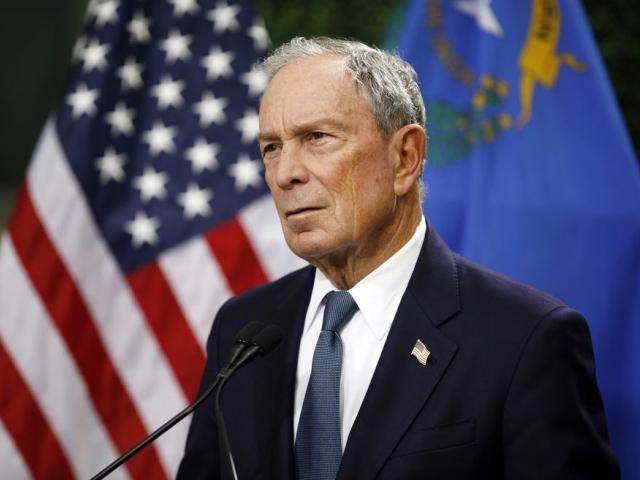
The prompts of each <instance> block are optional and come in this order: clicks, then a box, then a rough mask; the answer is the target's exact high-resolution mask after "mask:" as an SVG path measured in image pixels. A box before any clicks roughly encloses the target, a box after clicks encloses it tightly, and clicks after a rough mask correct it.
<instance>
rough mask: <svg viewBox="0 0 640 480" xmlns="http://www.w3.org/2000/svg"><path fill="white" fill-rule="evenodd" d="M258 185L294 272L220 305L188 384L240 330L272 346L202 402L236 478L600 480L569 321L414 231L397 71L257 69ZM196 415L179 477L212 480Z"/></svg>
mask: <svg viewBox="0 0 640 480" xmlns="http://www.w3.org/2000/svg"><path fill="white" fill-rule="evenodd" d="M264 65H265V68H266V70H267V72H268V74H269V77H270V83H269V86H268V87H267V89H266V91H265V93H264V96H263V98H262V102H261V107H260V149H261V151H262V155H263V158H264V165H265V172H266V180H267V183H268V185H269V188H270V190H271V194H272V196H273V199H274V201H275V204H276V207H277V210H278V214H279V216H280V221H281V223H282V229H283V232H284V236H285V239H286V241H287V244H288V245H289V247H290V248H291V250H292V251H293V252H294V253H295V254H296V255H298V256H300V257H302V258H303V259H305V260H307V261H308V262H309V263H310V264H311V266H308V267H306V268H303V269H302V270H299V271H296V272H293V273H291V274H289V275H287V276H286V277H284V278H282V279H280V280H278V281H276V282H273V283H270V284H268V285H265V286H263V287H260V288H257V289H255V290H252V291H250V292H248V293H246V294H244V295H241V296H239V297H236V298H233V299H231V300H230V301H229V302H227V303H226V304H225V305H224V306H223V307H222V308H221V309H220V312H219V313H218V315H217V317H216V320H215V322H214V326H213V331H212V333H211V336H210V339H209V343H208V361H207V367H206V371H205V374H204V377H203V386H206V385H208V384H209V383H210V382H211V381H212V379H213V377H214V376H215V374H216V372H217V371H218V369H219V368H220V367H221V366H222V362H223V361H224V360H225V359H226V358H227V355H228V354H229V350H230V346H231V344H232V343H233V336H234V334H235V332H236V331H237V330H238V329H239V328H240V327H241V326H242V325H243V324H245V323H246V322H248V321H249V320H254V319H258V320H262V321H264V322H265V323H276V324H278V325H280V326H281V327H282V328H283V329H284V331H285V332H286V335H285V341H284V344H283V345H281V346H280V347H279V348H278V349H276V350H275V351H274V352H273V353H272V354H271V355H270V356H268V357H265V358H264V359H259V360H258V361H256V362H255V363H253V364H252V365H250V366H248V367H246V368H245V369H244V370H240V371H239V372H238V374H237V376H236V377H235V378H234V379H233V380H232V381H231V382H229V386H228V387H227V389H226V391H225V394H224V398H223V402H222V408H223V411H224V412H225V417H226V424H227V428H228V430H229V437H230V443H231V447H232V450H233V453H234V457H235V461H236V467H237V469H238V477H239V478H240V479H250V478H262V479H293V478H298V479H333V478H336V477H337V478H340V479H373V478H379V479H411V478H425V479H426V478H428V479H445V478H446V479H455V480H461V479H493V480H495V479H518V480H522V479H536V480H537V479H588V478H593V479H596V478H597V479H605V478H606V479H614V478H618V476H619V472H618V466H617V463H616V460H615V458H614V456H613V453H612V451H611V448H610V447H609V445H608V441H607V432H606V425H605V418H604V412H603V407H602V401H601V399H600V394H599V392H598V388H597V385H596V381H595V372H594V362H593V353H592V348H591V342H590V338H589V333H588V330H587V326H586V324H585V322H584V320H583V318H582V317H581V316H580V315H579V314H578V313H576V312H575V311H573V310H571V309H570V308H568V307H567V306H565V305H564V304H562V303H561V302H560V301H559V300H557V299H555V298H553V297H551V296H549V295H546V294H544V293H541V292H538V291H536V290H534V289H532V288H529V287H527V286H524V285H520V284H517V283H515V282H513V281H511V280H509V279H507V278H505V277H503V276H500V275H498V274H496V273H494V272H491V271H489V270H487V269H485V268H482V267H480V266H478V265H474V264H472V263H470V262H469V261H467V260H465V259H464V258H461V257H459V256H457V255H456V254H454V253H452V252H451V251H450V250H449V249H448V248H447V247H446V245H445V244H444V243H443V241H442V240H441V239H440V237H439V236H438V234H437V233H436V232H435V230H434V229H433V227H431V226H430V225H429V224H428V223H427V222H426V220H425V218H424V217H423V214H422V209H421V200H422V198H421V197H422V195H421V192H422V186H421V180H420V177H421V172H422V168H423V162H424V158H425V148H426V147H425V144H426V133H425V109H424V105H423V102H422V97H421V95H420V90H419V88H418V85H417V83H416V79H415V73H414V71H413V70H412V69H411V67H410V66H409V65H407V64H406V63H405V62H403V61H402V60H401V59H399V58H398V57H396V56H395V55H392V54H389V53H385V52H382V51H379V50H376V49H374V48H371V47H368V46H366V45H363V44H361V43H358V42H351V41H343V40H335V39H327V38H318V39H302V38H296V39H294V40H292V41H290V42H289V43H287V44H285V45H283V46H282V47H280V48H279V49H277V50H276V51H275V53H274V54H273V55H272V56H271V57H269V58H268V59H267V60H266V61H265V64H264ZM218 475H219V453H218V447H217V433H216V425H215V419H214V416H213V407H212V405H211V403H210V404H208V405H204V406H203V407H201V408H200V410H199V411H198V413H196V415H195V416H194V419H193V423H192V425H191V430H190V434H189V438H188V440H187V447H186V453H185V457H184V459H183V462H182V464H181V467H180V472H179V477H181V478H184V479H187V478H188V479H196V478H217V477H218Z"/></svg>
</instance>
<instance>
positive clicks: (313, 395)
mask: <svg viewBox="0 0 640 480" xmlns="http://www.w3.org/2000/svg"><path fill="white" fill-rule="evenodd" d="M325 298H326V305H325V307H324V319H323V321H322V331H321V332H320V336H319V337H318V343H316V349H315V352H314V353H313V366H312V368H311V378H310V379H309V385H308V386H307V393H306V394H305V397H304V403H303V404H302V412H301V413H300V421H299V422H298V433H297V435H296V452H295V457H296V478H297V479H298V480H334V479H335V478H336V475H337V474H338V468H339V467H340V460H341V459H342V444H341V438H340V437H341V435H340V432H341V423H340V373H341V370H342V341H341V340H340V336H339V335H338V331H339V330H340V328H341V327H342V325H344V324H345V323H346V322H347V320H349V319H350V318H351V317H352V316H353V314H354V313H356V311H357V310H358V305H356V302H355V301H354V300H353V297H352V296H351V294H350V293H349V292H346V291H333V292H329V293H328V294H327V296H326V297H325Z"/></svg>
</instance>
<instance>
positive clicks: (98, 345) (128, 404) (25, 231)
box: [9, 184, 167, 479]
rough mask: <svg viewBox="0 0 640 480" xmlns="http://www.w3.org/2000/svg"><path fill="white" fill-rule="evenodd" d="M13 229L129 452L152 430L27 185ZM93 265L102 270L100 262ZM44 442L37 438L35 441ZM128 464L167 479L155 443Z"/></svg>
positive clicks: (96, 400)
mask: <svg viewBox="0 0 640 480" xmlns="http://www.w3.org/2000/svg"><path fill="white" fill-rule="evenodd" d="M9 233H10V235H11V238H12V240H13V244H14V246H15V250H16V252H17V254H18V256H19V257H20V260H21V261H22V264H23V265H24V268H25V271H26V272H27V274H28V276H29V278H30V279H31V282H32V283H33V286H34V288H35V289H36V290H37V292H38V294H39V295H40V298H41V299H42V302H43V304H44V305H45V307H46V309H47V311H48V313H49V316H50V317H51V319H52V320H53V321H54V323H55V325H56V326H57V328H58V331H59V332H60V334H61V335H62V338H64V341H65V343H66V345H67V348H68V349H69V352H70V353H71V355H72V356H73V358H74V360H75V363H76V365H77V367H78V369H79V370H80V372H81V373H82V376H83V377H84V380H85V382H86V384H87V387H88V390H89V394H90V396H91V399H92V401H93V404H94V406H95V408H96V411H97V412H98V414H99V415H100V418H101V419H102V422H103V423H104V425H105V427H106V429H107V431H108V432H109V435H110V436H111V439H112V440H113V442H114V444H115V445H116V447H117V448H118V450H119V451H120V452H124V451H126V450H127V449H128V448H130V447H131V446H132V445H133V444H134V443H135V442H137V441H139V440H141V439H142V438H143V437H144V436H145V435H146V434H147V432H146V430H145V427H144V426H143V424H142V420H141V419H140V416H139V415H138V412H137V411H136V408H135V406H134V405H133V402H132V401H131V399H130V398H129V394H128V392H127V390H126V388H125V386H124V385H123V383H122V381H121V380H120V377H119V376H118V372H117V371H116V369H115V368H114V366H113V365H112V363H111V359H110V358H109V355H108V354H107V352H106V349H105V347H104V345H103V344H102V340H101V339H100V336H99V334H98V331H97V330H96V327H95V325H94V323H93V320H92V318H91V315H90V314H89V310H88V308H87V306H86V304H85V301H84V299H83V298H82V296H81V294H80V292H79V291H78V289H77V288H76V285H75V283H74V281H73V279H72V278H71V275H69V272H68V271H67V269H66V267H65V265H64V263H63V262H62V260H61V259H60V257H59V256H58V252H57V251H56V249H55V247H54V246H53V244H52V243H51V240H50V239H49V237H48V235H47V232H46V231H45V230H44V227H43V226H42V224H41V222H40V219H39V217H38V214H37V212H36V210H35V208H34V206H33V203H32V201H31V197H30V193H29V188H28V185H27V184H25V185H24V186H23V188H22V189H21V191H20V193H19V195H18V201H17V203H16V207H15V210H14V213H13V217H12V219H11V222H10V225H9ZM93 268H95V269H96V270H99V268H100V265H94V266H93ZM38 441H39V440H38V439H37V437H34V438H33V439H32V440H31V443H32V444H37V443H38ZM127 468H128V469H129V471H130V473H131V475H132V476H133V477H134V478H139V479H149V478H153V479H161V478H167V475H166V473H165V472H164V470H163V469H162V466H161V464H160V459H159V457H158V453H157V451H156V449H155V446H153V445H152V446H150V447H148V448H146V449H145V450H144V451H142V452H140V453H139V454H138V455H137V456H136V457H134V458H132V459H131V460H130V461H129V462H128V463H127Z"/></svg>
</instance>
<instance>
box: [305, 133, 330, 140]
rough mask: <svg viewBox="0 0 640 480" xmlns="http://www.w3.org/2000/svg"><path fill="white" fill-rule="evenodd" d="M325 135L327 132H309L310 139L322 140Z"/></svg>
mask: <svg viewBox="0 0 640 480" xmlns="http://www.w3.org/2000/svg"><path fill="white" fill-rule="evenodd" d="M326 136H327V134H326V133H324V132H311V133H310V134H309V138H311V140H322V139H323V138H325V137H326Z"/></svg>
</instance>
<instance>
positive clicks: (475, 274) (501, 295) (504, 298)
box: [454, 254, 569, 318]
mask: <svg viewBox="0 0 640 480" xmlns="http://www.w3.org/2000/svg"><path fill="white" fill-rule="evenodd" d="M454 258H455V261H456V264H457V271H458V275H459V285H460V296H461V302H462V304H463V305H464V304H467V305H469V304H471V305H484V306H485V307H486V308H487V309H490V310H494V311H496V312H497V311H500V312H504V313H513V314H518V316H522V315H523V314H524V315H526V314H528V315H531V316H532V317H536V318H540V317H543V316H545V315H547V314H549V313H550V312H552V311H553V310H556V309H559V308H563V307H564V308H567V309H568V308H569V307H567V305H566V304H565V303H564V302H563V301H562V300H560V299H558V298H556V297H554V296H553V295H551V294H549V293H547V292H543V291H542V290H538V289H537V288H534V287H532V286H530V285H527V284H524V283H521V282H518V281H516V280H514V279H512V278H510V277H508V276H506V275H504V274H501V273H498V272H496V271H494V270H491V269H490V268H488V267H485V266H483V265H479V264H477V263H475V262H472V261H471V260H469V259H466V258H464V257H462V256H460V255H457V254H454Z"/></svg>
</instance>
